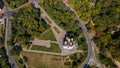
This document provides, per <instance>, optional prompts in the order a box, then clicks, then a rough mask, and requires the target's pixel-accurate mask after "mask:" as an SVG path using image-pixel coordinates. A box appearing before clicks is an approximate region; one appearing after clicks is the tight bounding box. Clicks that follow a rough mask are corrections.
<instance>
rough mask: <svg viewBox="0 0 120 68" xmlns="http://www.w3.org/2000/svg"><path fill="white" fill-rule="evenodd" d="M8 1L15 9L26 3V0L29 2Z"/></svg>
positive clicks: (21, 0) (24, 0)
mask: <svg viewBox="0 0 120 68" xmlns="http://www.w3.org/2000/svg"><path fill="white" fill-rule="evenodd" d="M6 2H7V3H8V5H9V6H10V8H12V9H14V8H18V7H20V6H21V5H23V4H25V3H26V2H28V0H6Z"/></svg>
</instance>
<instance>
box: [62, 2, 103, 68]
mask: <svg viewBox="0 0 120 68" xmlns="http://www.w3.org/2000/svg"><path fill="white" fill-rule="evenodd" d="M63 3H64V4H65V5H66V7H67V8H69V9H70V11H72V12H74V14H75V15H76V18H77V20H78V22H79V25H80V27H81V29H82V30H83V33H84V35H85V37H86V40H87V44H88V55H87V58H86V59H85V61H84V62H83V63H82V64H81V66H80V68H88V66H89V64H90V63H91V62H94V63H95V64H96V65H97V66H98V67H99V68H102V65H101V64H100V63H99V62H98V60H97V59H96V56H95V52H94V45H93V41H92V40H91V39H92V38H91V37H90V35H89V33H88V32H87V28H86V27H85V25H84V24H83V23H84V22H82V21H81V20H80V18H79V16H78V15H77V12H76V11H75V10H74V9H73V8H71V7H70V6H69V5H68V4H67V3H65V2H64V0H63Z"/></svg>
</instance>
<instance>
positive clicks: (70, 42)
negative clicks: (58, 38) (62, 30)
mask: <svg viewBox="0 0 120 68" xmlns="http://www.w3.org/2000/svg"><path fill="white" fill-rule="evenodd" d="M73 47H75V41H74V39H73V38H71V37H65V39H64V42H63V48H64V49H73Z"/></svg>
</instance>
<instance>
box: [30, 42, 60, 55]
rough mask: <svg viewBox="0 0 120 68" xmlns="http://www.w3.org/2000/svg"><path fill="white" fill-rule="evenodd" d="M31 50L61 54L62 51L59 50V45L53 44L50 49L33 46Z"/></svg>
mask: <svg viewBox="0 0 120 68" xmlns="http://www.w3.org/2000/svg"><path fill="white" fill-rule="evenodd" d="M31 50H41V51H47V52H56V53H60V52H61V50H60V48H59V45H58V44H56V43H51V47H50V48H46V47H45V46H38V45H33V46H32V48H31Z"/></svg>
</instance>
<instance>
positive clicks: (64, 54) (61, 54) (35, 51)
mask: <svg viewBox="0 0 120 68" xmlns="http://www.w3.org/2000/svg"><path fill="white" fill-rule="evenodd" d="M23 51H26V52H34V53H44V54H51V55H60V56H66V55H70V54H74V53H82V52H83V51H82V50H76V51H72V52H68V53H67V52H66V53H54V52H45V51H38V50H28V49H25V48H23Z"/></svg>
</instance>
